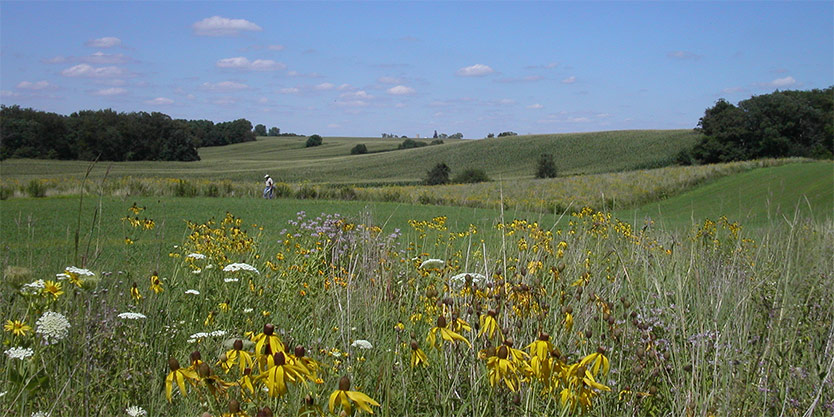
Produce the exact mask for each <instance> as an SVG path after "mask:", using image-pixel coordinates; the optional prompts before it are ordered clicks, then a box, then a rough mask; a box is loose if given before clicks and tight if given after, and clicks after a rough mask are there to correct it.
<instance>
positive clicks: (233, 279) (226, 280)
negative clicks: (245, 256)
mask: <svg viewBox="0 0 834 417" xmlns="http://www.w3.org/2000/svg"><path fill="white" fill-rule="evenodd" d="M238 281H239V280H238V279H237V278H223V282H226V283H229V282H238Z"/></svg>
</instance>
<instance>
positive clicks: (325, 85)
mask: <svg viewBox="0 0 834 417" xmlns="http://www.w3.org/2000/svg"><path fill="white" fill-rule="evenodd" d="M335 87H336V86H335V85H333V84H330V83H321V84H318V85H316V86H314V87H313V89H314V90H316V91H327V90H332V89H333V88H335Z"/></svg>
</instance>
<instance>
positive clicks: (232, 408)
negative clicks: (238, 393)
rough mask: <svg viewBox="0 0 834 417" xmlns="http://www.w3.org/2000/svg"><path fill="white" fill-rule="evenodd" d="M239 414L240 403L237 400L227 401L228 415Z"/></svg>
mask: <svg viewBox="0 0 834 417" xmlns="http://www.w3.org/2000/svg"><path fill="white" fill-rule="evenodd" d="M238 412H240V403H239V402H238V401H237V400H231V401H229V413H230V414H234V413H238Z"/></svg>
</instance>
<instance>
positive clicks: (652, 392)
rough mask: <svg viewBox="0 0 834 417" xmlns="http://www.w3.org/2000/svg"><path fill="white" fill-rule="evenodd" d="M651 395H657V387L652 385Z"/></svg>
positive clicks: (650, 388)
mask: <svg viewBox="0 0 834 417" xmlns="http://www.w3.org/2000/svg"><path fill="white" fill-rule="evenodd" d="M649 394H652V395H655V394H657V387H656V386H654V385H652V386H651V387H649Z"/></svg>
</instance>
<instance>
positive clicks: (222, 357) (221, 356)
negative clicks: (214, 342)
mask: <svg viewBox="0 0 834 417" xmlns="http://www.w3.org/2000/svg"><path fill="white" fill-rule="evenodd" d="M238 350H240V349H238ZM218 360H220V362H226V361H228V360H229V357H228V356H226V352H223V353H221V354H220V357H219V358H218Z"/></svg>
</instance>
